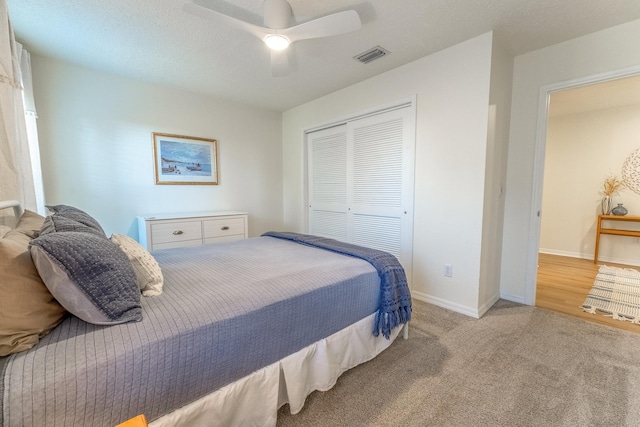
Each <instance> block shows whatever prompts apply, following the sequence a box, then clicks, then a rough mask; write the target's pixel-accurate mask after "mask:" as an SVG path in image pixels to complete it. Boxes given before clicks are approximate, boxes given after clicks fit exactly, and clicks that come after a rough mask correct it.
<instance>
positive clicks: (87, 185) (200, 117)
mask: <svg viewBox="0 0 640 427" xmlns="http://www.w3.org/2000/svg"><path fill="white" fill-rule="evenodd" d="M33 79H34V88H35V99H36V107H37V110H38V116H39V118H38V130H39V133H40V147H41V155H42V169H43V175H44V183H45V198H46V202H47V204H68V205H74V206H77V207H79V208H80V209H83V210H85V211H87V212H88V213H90V214H91V215H93V216H94V217H96V218H97V219H98V220H99V221H100V223H101V224H102V225H103V227H104V228H105V231H106V232H107V233H108V234H109V233H127V234H129V235H131V236H133V237H137V224H136V223H135V218H136V216H137V215H146V214H159V213H174V212H203V211H210V210H242V211H247V212H249V233H250V235H251V236H256V235H259V234H260V233H262V232H264V231H267V230H268V229H280V228H282V145H281V124H282V122H281V114H280V113H279V112H274V111H267V110H261V109H257V108H253V107H247V106H243V105H240V104H236V103H232V102H225V101H223V100H217V99H213V98H211V97H208V96H203V95H200V94H196V93H191V92H186V91H184V90H179V89H173V88H169V87H166V86H158V85H152V84H148V83H145V82H141V81H135V80H131V79H125V78H120V77H114V76H111V75H108V74H104V73H101V72H97V71H93V70H88V69H83V68H79V67H75V66H71V65H69V64H65V63H62V62H59V61H56V60H52V59H48V58H45V57H41V56H36V55H33ZM152 132H162V133H170V134H178V135H188V136H198V137H203V138H212V139H217V140H218V166H219V182H220V184H219V185H217V186H208V185H207V186H203V185H155V184H154V183H155V179H154V169H153V145H152V137H151V133H152Z"/></svg>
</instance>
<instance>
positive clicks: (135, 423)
mask: <svg viewBox="0 0 640 427" xmlns="http://www.w3.org/2000/svg"><path fill="white" fill-rule="evenodd" d="M148 425H149V424H147V419H146V418H145V417H144V415H143V414H140V415H138V416H137V417H133V418H131V419H130V420H127V421H125V422H123V423H122V424H118V425H117V426H116V427H147V426H148Z"/></svg>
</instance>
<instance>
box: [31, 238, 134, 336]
mask: <svg viewBox="0 0 640 427" xmlns="http://www.w3.org/2000/svg"><path fill="white" fill-rule="evenodd" d="M30 250H31V257H32V258H33V263H34V264H35V266H36V268H37V269H38V273H39V274H40V277H41V278H42V280H43V282H44V284H45V285H46V286H47V288H48V289H49V291H50V292H51V293H52V294H53V296H54V297H55V298H56V299H57V300H58V301H59V302H60V304H62V306H63V307H64V308H66V309H67V310H68V311H69V312H71V313H73V314H74V315H76V316H78V317H79V318H80V319H82V320H84V321H86V322H89V323H93V324H96V325H112V324H118V323H125V322H130V321H140V320H142V308H141V306H140V289H139V288H138V284H137V283H136V276H135V273H134V272H133V268H132V267H131V263H130V262H129V259H128V258H127V256H126V255H125V254H124V253H123V252H122V251H121V250H120V249H119V248H118V246H117V245H116V244H114V243H113V242H111V241H109V240H108V239H105V238H102V237H100V236H97V235H95V234H92V233H82V232H76V231H69V232H64V233H50V234H45V235H41V236H40V237H38V238H36V239H33V240H31V242H30Z"/></svg>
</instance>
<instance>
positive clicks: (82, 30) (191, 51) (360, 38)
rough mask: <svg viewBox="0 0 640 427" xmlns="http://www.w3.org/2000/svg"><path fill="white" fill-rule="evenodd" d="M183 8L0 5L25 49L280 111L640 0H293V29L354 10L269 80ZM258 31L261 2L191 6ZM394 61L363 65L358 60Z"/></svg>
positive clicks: (537, 41)
mask: <svg viewBox="0 0 640 427" xmlns="http://www.w3.org/2000/svg"><path fill="white" fill-rule="evenodd" d="M186 1H188V0H82V1H80V0H7V4H8V7H9V15H10V18H11V21H12V25H13V27H14V31H15V33H16V38H17V39H18V41H20V42H22V43H23V44H24V45H25V46H26V47H27V49H29V50H30V51H31V52H33V53H35V54H39V55H45V56H49V57H54V58H58V59H61V60H63V61H67V62H70V63H74V64H78V65H81V66H85V67H89V68H94V69H100V70H103V71H106V72H110V73H114V74H118V75H122V76H126V77H129V78H135V79H143V80H146V81H150V82H155V83H160V84H165V85H171V86H176V87H182V88H185V89H188V90H191V91H196V92H202V93H207V94H210V95H213V96H216V97H219V98H224V99H230V100H235V101H238V102H241V103H247V104H251V105H255V106H259V107H265V108H270V109H274V110H278V111H284V110H286V109H289V108H292V107H294V106H297V105H300V104H303V103H305V102H308V101H310V100H313V99H315V98H318V97H320V96H323V95H326V94H328V93H331V92H333V91H336V90H338V89H341V88H343V87H346V86H349V85H351V84H354V83H356V82H358V81H361V80H363V79H366V78H368V77H372V76H374V75H376V74H380V73H382V72H384V71H387V70H390V69H392V68H395V67H398V66H400V65H403V64H406V63H408V62H411V61H413V60H415V59H418V58H421V57H423V56H426V55H428V54H431V53H433V52H436V51H438V50H441V49H444V48H447V47H449V46H452V45H454V44H457V43H459V42H462V41H464V40H467V39H469V38H472V37H475V36H478V35H480V34H483V33H485V32H487V31H490V30H493V31H494V32H495V36H496V38H497V40H498V41H499V42H500V43H501V44H502V45H503V46H504V48H505V49H506V50H507V51H508V52H510V53H511V54H513V55H519V54H522V53H525V52H529V51H531V50H535V49H539V48H542V47H545V46H549V45H552V44H556V43H559V42H562V41H566V40H569V39H572V38H575V37H578V36H581V35H585V34H588V33H592V32H594V31H598V30H601V29H604V28H608V27H611V26H614V25H618V24H621V23H625V22H629V21H632V20H636V19H640V1H639V0H615V2H613V3H612V2H610V1H603V0H393V1H391V0H368V1H365V0H324V1H317V0H316V1H313V0H290V4H291V7H292V9H293V13H294V15H295V16H296V19H297V21H298V22H302V21H305V20H309V19H312V18H316V17H319V16H324V15H328V14H330V13H334V12H338V11H342V10H347V9H355V10H356V11H357V12H358V13H359V14H360V17H361V20H362V24H363V25H362V28H361V29H360V30H359V31H357V32H354V33H349V34H343V35H339V36H333V37H329V38H324V39H313V40H303V41H300V42H297V43H295V44H293V45H292V46H291V47H290V62H291V63H292V65H293V72H292V73H291V74H290V75H288V76H286V77H279V78H276V77H272V76H271V71H270V68H269V52H268V50H267V48H266V46H264V44H263V43H262V42H260V40H258V39H256V38H255V37H254V36H252V35H250V34H248V33H244V32H241V31H239V30H236V29H233V28H228V27H226V26H220V25H215V24H213V23H212V22H209V21H205V20H203V19H201V18H198V17H195V16H192V15H188V14H186V13H185V12H183V11H182V5H183V3H185V2H186ZM194 1H195V2H196V3H198V4H201V5H203V6H207V7H209V8H212V9H215V10H217V11H219V12H223V13H225V14H228V15H232V16H234V17H236V18H239V19H242V20H246V21H249V22H252V23H254V24H257V25H262V11H261V10H262V1H261V0H227V1H223V0H194ZM376 45H380V46H382V47H383V48H385V49H387V50H389V51H390V52H391V54H390V55H387V56H385V57H383V58H381V59H379V60H377V61H374V62H372V63H369V64H367V65H363V64H361V63H359V62H356V61H355V60H354V59H353V56H355V55H357V54H359V53H361V52H363V51H365V50H367V49H369V48H372V47H374V46H376Z"/></svg>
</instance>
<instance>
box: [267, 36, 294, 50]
mask: <svg viewBox="0 0 640 427" xmlns="http://www.w3.org/2000/svg"><path fill="white" fill-rule="evenodd" d="M264 42H265V44H266V45H267V46H268V47H269V49H273V50H285V49H286V48H287V47H289V43H290V42H289V39H288V38H286V37H285V36H283V35H280V34H269V35H268V36H266V37H265V38H264Z"/></svg>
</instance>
